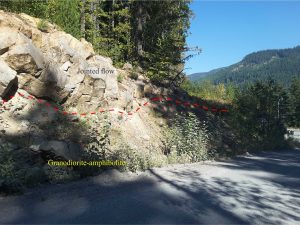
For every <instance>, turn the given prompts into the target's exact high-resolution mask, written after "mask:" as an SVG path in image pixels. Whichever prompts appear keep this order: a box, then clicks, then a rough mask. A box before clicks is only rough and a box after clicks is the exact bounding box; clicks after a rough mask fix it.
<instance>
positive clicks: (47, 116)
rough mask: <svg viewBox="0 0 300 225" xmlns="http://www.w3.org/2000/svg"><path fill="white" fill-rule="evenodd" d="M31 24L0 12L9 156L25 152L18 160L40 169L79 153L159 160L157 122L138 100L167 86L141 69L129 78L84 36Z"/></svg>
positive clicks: (1, 135) (0, 73)
mask: <svg viewBox="0 0 300 225" xmlns="http://www.w3.org/2000/svg"><path fill="white" fill-rule="evenodd" d="M39 23H40V19H37V18H33V17H30V16H28V15H26V14H13V13H7V12H4V11H0V97H1V99H0V100H1V103H0V122H1V127H0V144H1V146H2V148H3V146H5V148H7V149H8V151H9V152H11V153H12V152H13V154H16V157H17V158H22V157H23V156H24V155H29V158H30V159H24V160H21V161H20V163H21V164H22V163H24V165H25V164H26V165H27V166H28V165H30V168H43V173H44V171H47V170H49V169H50V168H49V167H48V166H47V159H49V158H60V159H66V160H68V159H72V160H80V159H83V158H84V157H85V156H86V153H89V154H90V155H91V154H92V155H93V154H94V155H98V156H101V157H102V158H103V157H104V158H109V157H112V158H120V157H121V158H122V157H123V158H126V157H127V156H128V155H129V154H132V152H133V153H134V154H139V155H144V156H145V155H149V157H153V156H155V155H158V156H159V157H161V159H159V157H155V158H156V159H155V160H156V161H157V160H159V161H160V162H159V163H163V161H165V158H164V156H163V154H162V153H161V152H160V151H159V146H160V144H161V143H160V135H161V134H160V129H161V128H160V126H161V125H162V123H163V121H162V120H157V119H155V117H154V116H153V112H152V110H151V108H150V107H146V106H147V104H148V103H147V102H149V98H147V97H151V96H155V95H160V94H165V95H167V94H168V91H167V90H166V89H164V88H157V87H155V86H153V85H152V84H151V83H149V80H147V79H146V78H145V77H144V76H143V75H142V73H137V79H131V78H130V76H131V74H132V73H133V72H134V71H133V69H132V66H131V65H130V64H125V66H124V69H122V70H120V69H117V68H115V67H114V66H113V63H112V61H111V59H109V58H106V57H103V56H100V55H97V54H95V52H94V50H93V47H92V45H91V44H90V43H88V42H87V41H85V40H84V39H81V40H77V39H75V38H74V37H72V36H71V35H69V34H67V33H65V32H63V31H61V30H60V29H59V28H58V27H56V26H55V25H52V24H48V25H47V29H46V30H43V31H41V30H39V29H38V27H39V25H38V24H39ZM118 80H119V82H118ZM121 81H122V82H121ZM155 151H157V152H156V153H155ZM124 152H125V153H124ZM11 153H9V155H11ZM124 154H125V156H124ZM126 154H127V156H126ZM24 158H26V157H24ZM14 159H15V158H13V160H14ZM26 160H27V161H26ZM28 160H29V161H28ZM25 173H27V172H26V171H25ZM30 174H31V173H30ZM30 176H31V175H30ZM48 177H49V176H48ZM0 185H1V179H0Z"/></svg>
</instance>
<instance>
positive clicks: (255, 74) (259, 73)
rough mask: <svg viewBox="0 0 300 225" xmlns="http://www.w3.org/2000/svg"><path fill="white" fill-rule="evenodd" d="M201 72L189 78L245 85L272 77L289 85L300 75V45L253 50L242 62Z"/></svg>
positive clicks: (215, 82)
mask: <svg viewBox="0 0 300 225" xmlns="http://www.w3.org/2000/svg"><path fill="white" fill-rule="evenodd" d="M198 74H199V73H198ZM200 74H201V77H199V76H197V73H196V74H191V75H190V76H188V78H189V79H190V80H191V81H203V80H209V81H211V82H213V83H214V84H219V83H225V84H229V83H233V84H236V85H238V86H243V85H244V84H246V83H249V82H250V83H251V82H254V81H256V80H266V79H268V78H269V77H271V78H273V79H274V80H277V81H278V82H280V83H282V84H283V85H284V86H287V85H289V84H290V83H291V80H292V78H293V77H294V76H296V77H300V45H298V46H296V47H293V48H286V49H270V50H262V51H257V52H253V53H250V54H248V55H246V56H245V57H244V58H243V59H242V60H241V61H240V62H237V63H235V64H232V65H230V66H227V67H222V68H218V69H214V70H211V71H209V72H206V73H200ZM203 74H204V76H203Z"/></svg>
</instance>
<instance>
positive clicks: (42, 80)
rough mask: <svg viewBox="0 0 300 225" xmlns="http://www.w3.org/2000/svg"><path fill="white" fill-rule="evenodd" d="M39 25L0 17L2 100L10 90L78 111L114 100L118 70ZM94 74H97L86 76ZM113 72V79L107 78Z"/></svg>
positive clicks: (88, 49) (81, 43) (21, 17)
mask: <svg viewBox="0 0 300 225" xmlns="http://www.w3.org/2000/svg"><path fill="white" fill-rule="evenodd" d="M38 22H39V19H35V18H32V17H29V16H27V15H25V14H20V15H17V14H10V13H5V12H3V11H0V54H1V58H0V73H1V76H0V96H1V97H2V98H4V97H5V95H6V94H7V93H8V92H9V89H10V88H11V87H12V86H13V85H18V88H22V89H24V90H26V91H27V92H28V93H29V94H32V95H34V96H36V97H39V98H47V99H51V100H53V101H56V102H57V101H58V102H66V101H67V104H69V105H76V107H77V108H78V110H79V111H82V112H83V111H85V110H87V109H89V110H90V107H91V105H92V106H93V107H94V108H97V107H99V106H101V103H102V102H103V101H104V99H107V100H110V101H113V100H115V99H117V98H118V84H117V70H116V69H115V68H114V67H113V65H112V61H111V60H110V59H109V58H105V57H102V56H99V55H95V52H94V50H93V48H92V46H91V44H90V43H88V42H86V41H85V40H84V39H81V40H80V41H79V40H77V39H76V38H74V37H72V36H71V35H69V34H66V33H65V32H63V31H59V30H57V29H56V28H55V26H54V25H51V24H49V28H48V32H47V33H46V32H42V31H40V30H39V29H38V28H37V24H38ZM92 69H97V70H98V71H99V73H98V74H93V73H89V71H91V70H92ZM106 71H112V73H109V74H107V73H105V72H106ZM16 78H17V79H16Z"/></svg>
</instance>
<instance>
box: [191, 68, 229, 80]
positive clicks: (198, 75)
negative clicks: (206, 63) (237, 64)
mask: <svg viewBox="0 0 300 225" xmlns="http://www.w3.org/2000/svg"><path fill="white" fill-rule="evenodd" d="M222 69H223V68H218V69H214V70H211V71H209V72H202V73H193V74H191V75H188V79H189V80H191V81H197V80H199V79H201V78H204V77H206V76H209V75H212V74H215V73H216V72H218V71H220V70H222Z"/></svg>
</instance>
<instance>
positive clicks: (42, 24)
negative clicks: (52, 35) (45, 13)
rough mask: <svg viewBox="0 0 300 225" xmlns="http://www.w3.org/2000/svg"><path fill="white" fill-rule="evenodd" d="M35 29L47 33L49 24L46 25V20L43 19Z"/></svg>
mask: <svg viewBox="0 0 300 225" xmlns="http://www.w3.org/2000/svg"><path fill="white" fill-rule="evenodd" d="M37 28H38V29H39V30H40V31H43V32H47V31H48V29H49V24H48V22H47V20H44V19H42V20H40V21H39V22H38V24H37Z"/></svg>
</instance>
